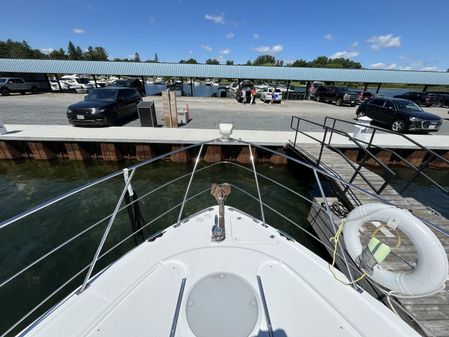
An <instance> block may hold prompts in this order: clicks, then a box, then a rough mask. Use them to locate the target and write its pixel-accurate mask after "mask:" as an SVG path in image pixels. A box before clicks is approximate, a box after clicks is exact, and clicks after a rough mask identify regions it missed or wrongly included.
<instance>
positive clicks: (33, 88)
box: [0, 77, 39, 96]
mask: <svg viewBox="0 0 449 337" xmlns="http://www.w3.org/2000/svg"><path fill="white" fill-rule="evenodd" d="M38 91H39V90H38V86H37V84H36V83H33V82H25V81H24V80H23V78H18V77H0V94H2V95H3V96H9V94H10V93H12V92H20V93H21V94H22V95H25V93H26V92H32V93H33V94H35V93H37V92H38Z"/></svg>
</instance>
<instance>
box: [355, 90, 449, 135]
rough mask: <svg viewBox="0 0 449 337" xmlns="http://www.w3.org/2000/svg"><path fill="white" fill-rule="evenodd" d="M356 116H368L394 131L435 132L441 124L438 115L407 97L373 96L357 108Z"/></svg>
mask: <svg viewBox="0 0 449 337" xmlns="http://www.w3.org/2000/svg"><path fill="white" fill-rule="evenodd" d="M356 114H357V117H361V116H368V117H369V118H371V119H373V120H374V121H375V122H379V123H382V124H384V125H387V126H388V127H389V128H390V129H391V130H393V131H396V132H406V131H421V132H436V131H438V129H439V128H440V126H441V124H442V120H441V118H440V117H438V116H436V115H434V114H431V113H429V112H425V111H424V110H423V109H421V108H420V107H419V106H418V105H416V104H415V103H414V102H412V101H410V100H408V99H401V98H373V99H370V100H368V101H366V102H364V103H362V104H360V106H359V108H358V109H357V112H356Z"/></svg>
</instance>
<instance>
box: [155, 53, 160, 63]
mask: <svg viewBox="0 0 449 337" xmlns="http://www.w3.org/2000/svg"><path fill="white" fill-rule="evenodd" d="M154 62H155V63H159V57H157V53H154Z"/></svg>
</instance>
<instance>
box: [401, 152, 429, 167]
mask: <svg viewBox="0 0 449 337" xmlns="http://www.w3.org/2000/svg"><path fill="white" fill-rule="evenodd" d="M426 156H427V151H426V150H413V152H412V153H410V154H409V155H408V156H407V157H406V158H405V159H407V160H408V161H409V162H410V163H411V164H412V165H414V166H416V167H418V166H419V165H421V163H422V162H423V161H424V159H425V158H426Z"/></svg>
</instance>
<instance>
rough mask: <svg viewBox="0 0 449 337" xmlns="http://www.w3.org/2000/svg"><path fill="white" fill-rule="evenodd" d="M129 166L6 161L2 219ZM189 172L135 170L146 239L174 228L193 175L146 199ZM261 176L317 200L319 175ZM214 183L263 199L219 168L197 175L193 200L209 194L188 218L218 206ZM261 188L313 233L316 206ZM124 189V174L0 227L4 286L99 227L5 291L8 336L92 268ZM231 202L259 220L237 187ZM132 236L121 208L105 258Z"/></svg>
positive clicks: (270, 171)
mask: <svg viewBox="0 0 449 337" xmlns="http://www.w3.org/2000/svg"><path fill="white" fill-rule="evenodd" d="M128 164H129V163H128ZM124 165H125V163H119V164H106V163H102V162H95V161H90V162H87V163H80V162H74V161H55V162H38V161H24V162H20V163H13V162H9V161H0V192H1V193H0V205H1V207H0V221H3V220H5V219H8V218H10V217H12V216H14V215H16V214H18V213H20V212H23V211H26V210H27V209H29V208H30V207H33V206H35V205H38V204H40V203H41V202H42V201H44V200H48V199H51V198H53V197H56V196H58V195H60V194H61V193H64V192H67V191H68V190H70V189H73V188H75V187H78V186H81V185H83V184H85V183H86V182H89V181H92V180H94V179H96V178H99V177H102V176H104V175H106V174H109V173H111V172H114V171H117V170H119V169H122V168H123V166H124ZM191 168H192V166H191V165H190V164H189V165H184V164H182V165H181V164H178V165H176V164H172V163H164V162H156V163H154V164H151V165H148V166H145V167H141V168H139V169H138V170H137V172H136V174H135V176H134V178H133V184H132V185H133V188H134V190H135V191H136V192H137V195H138V196H142V197H143V198H142V199H141V200H140V202H139V205H140V209H141V211H142V216H143V218H144V220H145V223H149V222H152V223H151V225H150V226H149V227H148V230H147V231H146V234H147V235H150V234H152V233H155V232H157V231H159V230H160V229H163V228H165V227H167V226H169V225H171V224H173V223H175V222H176V219H177V216H178V213H179V208H176V209H174V210H173V211H170V209H171V208H172V207H174V206H175V205H176V204H178V203H180V202H181V201H182V199H183V196H184V191H185V189H186V186H187V183H188V178H189V177H186V178H183V179H181V180H179V181H177V182H176V183H175V184H171V185H169V186H167V187H164V188H162V189H160V190H158V191H157V192H155V193H152V194H148V192H149V191H151V190H153V189H154V188H156V187H158V186H161V185H162V184H163V183H166V182H168V181H170V180H172V179H174V178H176V177H179V176H181V175H183V174H185V173H187V172H190V170H191ZM257 170H258V171H259V172H260V173H263V174H265V175H267V176H269V177H270V178H273V179H275V180H277V181H278V182H281V183H283V184H285V185H287V186H289V187H290V188H292V189H294V190H296V191H297V192H300V193H302V194H304V195H306V196H308V197H313V196H314V195H317V189H316V187H315V185H314V183H313V181H314V180H313V178H312V177H313V176H312V175H311V174H310V172H304V171H303V170H299V169H298V167H296V166H293V165H287V166H270V165H263V164H262V165H258V167H257ZM213 182H218V183H221V182H230V183H232V184H235V185H236V186H238V187H240V188H242V189H245V190H246V191H247V192H249V193H251V194H252V195H254V196H256V195H257V191H256V188H255V184H254V176H253V173H252V172H248V171H246V170H244V169H241V168H238V167H235V166H225V165H217V166H213V167H210V168H208V169H207V170H204V171H201V172H198V173H197V174H196V175H195V178H194V181H193V184H192V187H191V192H190V194H189V195H195V194H196V193H200V192H201V191H206V192H205V193H203V194H201V195H200V196H199V197H197V198H195V199H194V200H192V201H190V202H188V203H187V205H186V208H185V212H184V215H187V214H192V213H194V212H196V211H199V210H201V209H203V208H205V207H208V206H210V205H214V204H215V201H214V200H213V199H212V198H211V196H210V192H209V188H210V185H211V183H213ZM259 184H260V187H261V194H262V198H263V200H264V202H266V203H267V204H269V205H270V206H271V207H273V208H275V209H277V210H278V211H279V212H281V213H282V214H284V215H286V216H289V217H290V218H291V219H292V220H293V221H295V222H296V223H298V224H300V225H301V226H304V227H307V224H306V223H307V222H306V218H307V214H308V212H309V208H310V205H309V204H308V202H306V201H304V200H303V199H301V198H299V197H297V196H295V195H294V194H292V193H291V192H288V191H285V190H283V189H281V188H279V187H277V186H276V185H275V184H273V183H271V182H269V181H268V180H266V179H263V178H259ZM123 186H124V182H123V176H122V175H120V176H118V177H116V178H113V179H111V180H109V181H106V182H103V183H100V184H98V185H96V186H95V187H92V188H91V189H89V190H86V191H83V192H80V193H78V194H76V195H73V196H71V197H69V198H67V199H65V200H63V201H60V202H58V203H56V204H54V205H52V206H50V207H48V208H46V209H44V210H42V211H39V212H37V213H35V214H33V215H31V216H29V217H26V218H24V219H21V220H19V221H17V222H16V223H14V224H12V225H9V226H7V227H5V228H3V229H0V261H1V262H0V263H1V268H0V282H2V281H4V280H6V279H7V278H8V277H10V276H11V275H13V274H14V273H16V272H18V271H19V270H20V269H22V268H24V267H25V266H27V265H28V264H30V263H31V262H33V261H34V260H35V259H36V258H37V257H39V256H41V255H43V254H45V253H46V252H48V251H50V250H51V249H53V248H55V247H57V246H58V245H59V244H61V243H63V242H64V241H66V240H68V239H69V238H71V237H72V236H74V235H75V234H77V233H79V232H80V231H82V230H86V229H88V228H89V227H90V226H92V225H93V224H96V225H95V226H94V227H93V228H91V229H90V230H86V232H85V234H83V235H81V236H80V237H79V238H78V239H76V240H74V241H73V242H71V243H69V244H68V245H66V246H65V247H64V248H63V249H61V250H60V251H58V252H56V253H54V254H51V255H50V256H49V257H47V258H46V259H44V260H42V261H41V262H39V263H37V264H36V265H35V266H33V267H32V268H30V269H29V270H27V271H26V272H24V273H23V274H21V275H20V276H18V277H17V278H16V279H15V280H14V281H12V282H10V283H8V284H6V285H5V286H4V287H2V288H0V303H1V305H0V332H3V331H5V330H6V329H7V328H8V327H9V326H11V324H12V323H13V322H15V321H17V320H18V319H19V318H20V317H22V316H23V315H25V314H26V313H27V312H28V311H29V310H30V309H31V308H32V307H33V306H34V305H36V304H37V303H39V302H40V301H42V300H43V299H44V298H45V297H46V296H48V294H50V293H52V292H53V291H55V290H56V289H57V287H58V286H59V285H61V284H62V283H64V282H66V281H68V280H69V279H70V278H71V277H72V276H73V275H74V274H76V273H77V272H78V271H80V270H81V269H82V268H84V267H85V266H86V265H88V264H89V263H90V261H91V259H92V257H93V255H94V253H95V250H96V247H97V245H98V243H99V241H100V238H101V235H102V233H103V231H104V229H105V227H106V225H107V221H108V219H107V216H108V215H109V214H110V213H111V212H112V211H113V209H114V206H115V203H116V202H117V200H118V198H119V195H120V192H121V190H122V188H123ZM147 194H148V195H147ZM227 204H228V205H231V206H234V207H237V208H239V209H241V210H243V211H245V212H247V213H249V214H252V215H254V216H256V217H258V218H260V209H259V204H258V203H257V202H256V201H255V200H253V199H252V198H250V197H248V196H247V195H245V194H244V193H243V192H240V191H238V189H237V188H233V191H232V194H231V195H230V197H229V198H228V199H227ZM164 212H167V215H165V216H163V217H161V218H159V219H158V218H157V217H158V216H159V215H161V214H163V213H164ZM265 217H266V221H267V223H269V224H270V225H272V226H274V227H276V228H279V229H282V230H284V231H285V232H287V233H288V234H290V235H292V236H293V237H295V239H296V240H297V241H299V242H301V243H302V244H303V245H305V246H306V247H308V248H310V249H312V250H314V251H315V252H317V253H318V254H321V252H322V249H321V247H320V246H319V245H318V244H317V243H316V242H314V241H313V239H311V238H310V237H308V236H307V235H306V234H304V233H303V232H302V231H301V230H300V229H298V228H297V227H295V226H293V225H292V224H291V223H289V222H288V221H285V220H282V218H280V217H279V216H278V215H276V214H275V213H273V212H272V211H270V210H268V209H265ZM155 219H156V220H155ZM130 233H131V228H130V222H129V218H128V214H127V212H126V210H123V211H121V212H119V213H118V216H117V218H116V220H115V221H114V224H113V227H112V230H111V232H110V234H109V236H108V239H107V241H106V244H105V246H104V248H103V252H105V251H107V250H108V249H110V248H112V247H114V246H115V245H117V244H118V243H119V242H120V241H122V240H123V239H124V238H126V237H127V236H129V235H130ZM132 247H134V241H133V238H132V237H131V238H130V239H128V240H126V241H125V242H124V243H122V244H119V245H118V246H117V248H116V249H114V250H113V251H112V252H111V253H109V254H107V255H106V256H105V257H104V258H102V259H101V260H100V261H99V262H98V263H97V267H96V268H95V270H96V271H99V270H101V269H102V268H104V267H105V266H107V265H108V264H109V263H111V262H112V261H113V260H114V259H116V258H117V257H119V256H121V255H122V254H123V253H125V252H126V251H128V250H129V249H131V248H132ZM82 276H84V273H83V274H81V276H80V277H78V278H75V279H74V280H73V282H71V283H69V284H68V286H67V287H66V289H65V291H63V292H61V294H60V295H58V296H55V297H54V298H53V299H52V300H51V301H50V302H49V304H48V305H46V306H44V307H43V308H42V309H40V310H39V311H38V313H42V312H43V310H44V309H47V308H48V307H49V306H50V305H51V304H54V303H56V302H57V301H58V300H59V299H61V298H62V297H63V296H64V295H66V294H67V293H68V292H69V291H71V290H73V289H74V288H75V287H76V286H77V285H79V284H80V282H82V279H81V277H82ZM34 316H35V315H34ZM32 318H33V315H32V316H30V318H29V319H28V320H26V323H29V321H30V320H31V319H32Z"/></svg>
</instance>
